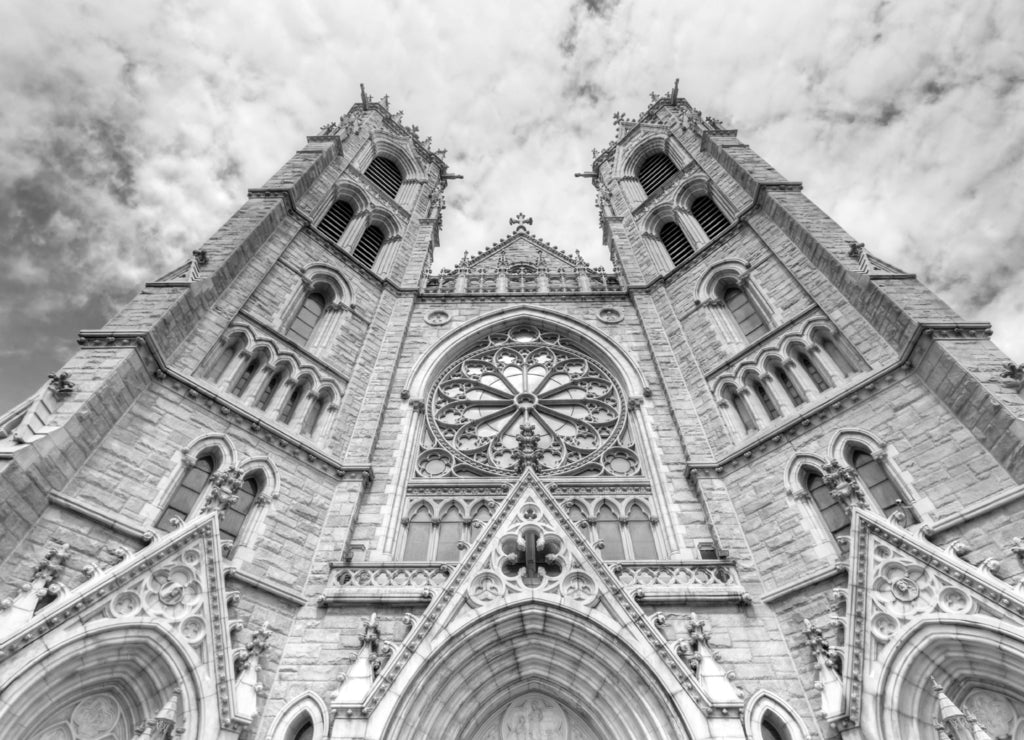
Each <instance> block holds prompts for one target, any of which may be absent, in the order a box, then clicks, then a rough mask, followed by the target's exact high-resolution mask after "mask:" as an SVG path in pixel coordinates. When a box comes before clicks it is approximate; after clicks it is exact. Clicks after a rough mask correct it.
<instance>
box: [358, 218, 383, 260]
mask: <svg viewBox="0 0 1024 740" xmlns="http://www.w3.org/2000/svg"><path fill="white" fill-rule="evenodd" d="M383 244H384V232H383V231H382V230H381V229H380V227H379V226H376V225H370V226H367V227H366V231H364V232H363V235H362V237H360V239H359V243H358V244H356V248H355V249H353V250H352V256H353V257H355V259H356V261H357V262H359V263H360V264H362V265H364V266H366V267H369V268H372V267H373V263H374V262H376V261H377V255H378V254H379V253H380V248H381V246H382V245H383Z"/></svg>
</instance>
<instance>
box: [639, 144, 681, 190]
mask: <svg viewBox="0 0 1024 740" xmlns="http://www.w3.org/2000/svg"><path fill="white" fill-rule="evenodd" d="M678 171H679V168H678V167H676V165H675V163H674V162H673V161H672V160H671V159H669V158H668V155H667V154H664V153H662V152H658V153H657V154H652V155H651V156H649V157H648V158H647V159H645V160H644V161H643V163H642V164H641V165H640V168H639V169H638V170H637V173H636V178H637V179H638V180H639V181H640V186H641V187H642V188H643V189H644V192H645V193H647V195H652V194H653V193H654V191H655V190H657V189H658V188H659V187H660V186H661V185H662V184H664V183H665V182H666V181H667V180H668V179H669V178H670V177H672V175H674V174H676V173H677V172H678Z"/></svg>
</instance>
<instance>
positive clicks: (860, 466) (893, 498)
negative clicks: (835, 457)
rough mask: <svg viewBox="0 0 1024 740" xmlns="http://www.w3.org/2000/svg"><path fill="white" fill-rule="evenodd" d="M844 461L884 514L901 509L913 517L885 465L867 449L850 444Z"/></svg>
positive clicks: (887, 514)
mask: <svg viewBox="0 0 1024 740" xmlns="http://www.w3.org/2000/svg"><path fill="white" fill-rule="evenodd" d="M846 461H847V463H849V465H850V466H851V467H852V468H853V469H854V470H855V471H857V477H858V478H860V481H861V483H862V484H863V485H864V489H865V493H867V494H868V495H870V496H871V498H873V499H874V500H875V503H876V504H878V507H879V508H880V509H881V510H882V512H883V513H884V514H885V515H886V516H891V515H892V514H893V513H895V512H896V511H899V510H902V511H903V512H904V513H906V514H908V515H909V516H911V517H913V511H912V510H911V509H910V507H908V506H905V505H904V503H905V502H904V500H903V495H902V493H901V491H900V489H899V487H898V486H897V485H896V484H895V483H894V482H893V480H892V478H890V477H889V473H888V472H887V471H886V469H885V466H884V465H883V464H882V462H881V461H880V460H878V459H876V457H875V456H874V455H872V454H871V453H870V452H869V451H868V450H867V449H865V448H864V447H861V446H860V445H850V447H849V448H848V449H847V451H846ZM914 521H916V520H914ZM911 523H912V522H911Z"/></svg>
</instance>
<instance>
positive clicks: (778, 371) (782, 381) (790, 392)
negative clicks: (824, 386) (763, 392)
mask: <svg viewBox="0 0 1024 740" xmlns="http://www.w3.org/2000/svg"><path fill="white" fill-rule="evenodd" d="M771 371H772V375H774V376H775V379H776V380H777V381H779V385H781V386H782V389H783V390H784V391H785V392H786V395H787V396H788V397H789V400H790V401H791V402H792V404H793V405H794V406H799V405H800V404H802V403H803V402H804V401H805V400H806V399H805V398H804V396H803V394H802V393H801V392H800V389H799V388H797V387H796V383H794V382H793V378H791V377H790V376H789V373H788V372H786V368H784V367H782V365H780V364H778V363H776V364H774V365H772V366H771Z"/></svg>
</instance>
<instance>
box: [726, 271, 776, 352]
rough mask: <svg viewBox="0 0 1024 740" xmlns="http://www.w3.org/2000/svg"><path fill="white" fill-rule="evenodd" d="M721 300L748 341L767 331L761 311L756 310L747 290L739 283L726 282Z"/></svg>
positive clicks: (761, 335)
mask: <svg viewBox="0 0 1024 740" xmlns="http://www.w3.org/2000/svg"><path fill="white" fill-rule="evenodd" d="M722 302H723V303H725V307H726V308H727V309H729V313H731V314H732V317H733V320H734V321H735V322H736V325H737V326H739V328H740V332H741V333H742V334H743V336H744V338H746V340H747V341H748V342H753V341H754V340H755V339H758V338H759V337H763V336H764V335H765V334H767V333H768V324H767V323H766V322H765V320H764V317H763V316H762V315H761V312H760V311H758V310H757V308H756V307H755V306H754V304H753V303H752V302H751V300H750V297H749V296H748V295H747V292H746V291H745V290H744V289H743V288H741V287H740V286H739V285H737V284H736V283H730V284H727V285H726V286H725V288H724V290H722Z"/></svg>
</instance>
